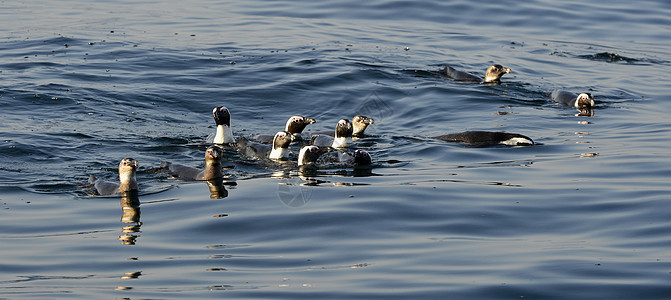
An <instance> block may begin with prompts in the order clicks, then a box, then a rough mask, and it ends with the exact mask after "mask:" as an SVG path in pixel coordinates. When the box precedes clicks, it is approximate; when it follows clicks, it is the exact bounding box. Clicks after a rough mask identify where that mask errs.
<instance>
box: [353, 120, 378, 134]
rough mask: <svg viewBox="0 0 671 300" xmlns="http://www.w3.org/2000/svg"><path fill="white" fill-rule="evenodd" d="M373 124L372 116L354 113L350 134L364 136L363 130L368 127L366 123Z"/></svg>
mask: <svg viewBox="0 0 671 300" xmlns="http://www.w3.org/2000/svg"><path fill="white" fill-rule="evenodd" d="M373 124H375V120H373V118H369V117H366V116H362V115H356V116H354V118H352V136H354V137H364V131H365V130H366V128H368V125H373Z"/></svg>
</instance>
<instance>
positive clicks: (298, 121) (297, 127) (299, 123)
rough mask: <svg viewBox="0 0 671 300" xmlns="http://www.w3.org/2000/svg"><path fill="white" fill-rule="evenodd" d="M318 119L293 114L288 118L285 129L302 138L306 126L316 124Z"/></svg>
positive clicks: (295, 136)
mask: <svg viewBox="0 0 671 300" xmlns="http://www.w3.org/2000/svg"><path fill="white" fill-rule="evenodd" d="M315 122H316V121H315V119H313V118H307V117H303V116H292V117H291V118H289V120H287V124H286V125H285V126H284V131H287V132H289V133H291V134H292V135H294V138H300V137H301V133H303V130H304V129H305V127H306V126H308V125H310V124H314V123H315Z"/></svg>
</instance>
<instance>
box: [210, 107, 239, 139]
mask: <svg viewBox="0 0 671 300" xmlns="http://www.w3.org/2000/svg"><path fill="white" fill-rule="evenodd" d="M212 115H213V116H214V123H215V124H216V125H217V131H216V134H215V136H214V139H213V140H212V143H213V144H217V145H223V144H231V143H235V138H234V137H233V131H232V129H231V112H230V111H229V110H228V108H226V107H225V106H219V107H215V108H214V109H213V110H212Z"/></svg>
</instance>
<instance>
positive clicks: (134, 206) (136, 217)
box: [119, 190, 142, 245]
mask: <svg viewBox="0 0 671 300" xmlns="http://www.w3.org/2000/svg"><path fill="white" fill-rule="evenodd" d="M121 210H122V211H123V214H122V215H121V222H123V223H126V224H131V225H127V226H124V227H122V228H121V233H122V234H121V235H120V236H119V241H121V243H122V244H124V245H135V241H136V240H137V238H138V237H139V235H138V233H139V232H140V226H142V222H140V199H139V198H138V195H137V190H130V191H127V192H122V193H121Z"/></svg>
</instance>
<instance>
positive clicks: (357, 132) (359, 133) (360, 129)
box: [352, 123, 366, 136]
mask: <svg viewBox="0 0 671 300" xmlns="http://www.w3.org/2000/svg"><path fill="white" fill-rule="evenodd" d="M353 127H354V131H353V132H352V135H353V136H362V135H363V132H364V131H365V130H366V125H358V124H356V123H354V125H353Z"/></svg>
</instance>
